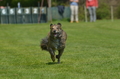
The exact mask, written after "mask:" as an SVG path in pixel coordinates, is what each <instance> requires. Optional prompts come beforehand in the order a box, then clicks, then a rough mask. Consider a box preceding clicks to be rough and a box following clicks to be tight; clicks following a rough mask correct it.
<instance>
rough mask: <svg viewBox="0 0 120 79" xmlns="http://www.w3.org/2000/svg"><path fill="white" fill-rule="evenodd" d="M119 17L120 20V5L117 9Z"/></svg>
mask: <svg viewBox="0 0 120 79" xmlns="http://www.w3.org/2000/svg"><path fill="white" fill-rule="evenodd" d="M116 11H117V17H118V18H119V19H120V5H119V6H118V7H117V10H116Z"/></svg>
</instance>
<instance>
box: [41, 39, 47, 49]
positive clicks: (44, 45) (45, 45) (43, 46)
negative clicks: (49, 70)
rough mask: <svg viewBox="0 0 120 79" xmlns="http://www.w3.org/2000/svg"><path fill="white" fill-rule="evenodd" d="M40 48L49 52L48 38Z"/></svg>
mask: <svg viewBox="0 0 120 79" xmlns="http://www.w3.org/2000/svg"><path fill="white" fill-rule="evenodd" d="M40 47H41V49H42V50H46V51H48V38H47V37H45V38H43V39H42V41H41V44H40Z"/></svg>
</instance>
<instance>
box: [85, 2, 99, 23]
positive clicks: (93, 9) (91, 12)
mask: <svg viewBox="0 0 120 79" xmlns="http://www.w3.org/2000/svg"><path fill="white" fill-rule="evenodd" d="M97 7H98V0H86V8H87V9H88V11H89V15H90V22H95V21H96V8H97Z"/></svg>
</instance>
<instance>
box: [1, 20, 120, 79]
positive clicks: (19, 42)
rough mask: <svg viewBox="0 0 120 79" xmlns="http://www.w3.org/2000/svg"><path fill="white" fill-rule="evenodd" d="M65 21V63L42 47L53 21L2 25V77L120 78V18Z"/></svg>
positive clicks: (46, 78) (28, 78)
mask: <svg viewBox="0 0 120 79" xmlns="http://www.w3.org/2000/svg"><path fill="white" fill-rule="evenodd" d="M53 23H57V22H53ZM61 23H62V25H63V29H64V30H65V31H66V32H67V34H68V40H67V44H66V49H65V51H64V54H63V55H62V57H61V64H55V63H51V62H52V61H51V59H50V56H49V53H48V52H46V51H42V50H41V49H40V47H39V43H40V40H41V39H42V38H44V37H45V36H46V35H47V33H48V32H49V23H46V24H18V25H17V24H9V25H6V24H1V25H0V79H119V78H120V20H116V21H114V22H111V21H97V22H95V23H89V22H88V23H85V22H80V23H72V24H70V23H68V22H63V21H61ZM56 53H57V52H56Z"/></svg>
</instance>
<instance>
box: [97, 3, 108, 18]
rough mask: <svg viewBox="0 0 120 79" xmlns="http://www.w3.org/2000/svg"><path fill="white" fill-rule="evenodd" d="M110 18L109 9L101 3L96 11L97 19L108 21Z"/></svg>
mask: <svg viewBox="0 0 120 79" xmlns="http://www.w3.org/2000/svg"><path fill="white" fill-rule="evenodd" d="M108 18H110V7H109V6H108V5H107V4H105V3H101V4H100V6H99V8H98V9H97V19H108Z"/></svg>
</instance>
